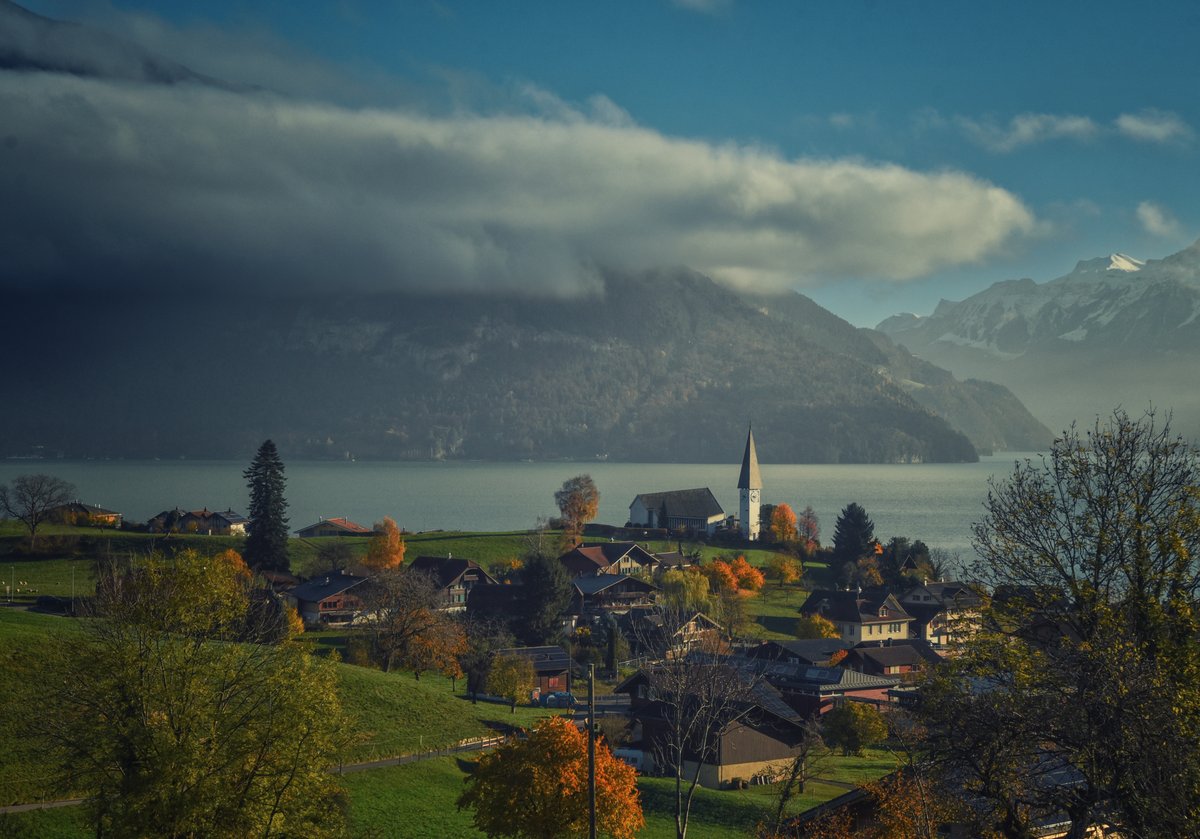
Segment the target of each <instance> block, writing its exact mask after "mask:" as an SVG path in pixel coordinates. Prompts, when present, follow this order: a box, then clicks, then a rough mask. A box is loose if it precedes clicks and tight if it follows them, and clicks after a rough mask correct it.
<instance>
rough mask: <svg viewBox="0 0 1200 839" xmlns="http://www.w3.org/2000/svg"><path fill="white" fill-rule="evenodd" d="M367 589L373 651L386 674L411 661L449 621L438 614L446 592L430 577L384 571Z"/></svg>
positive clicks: (416, 572)
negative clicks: (417, 647)
mask: <svg viewBox="0 0 1200 839" xmlns="http://www.w3.org/2000/svg"><path fill="white" fill-rule="evenodd" d="M366 585H367V586H368V587H367V589H366V591H364V593H363V600H364V605H365V606H366V609H365V613H366V615H367V620H368V632H369V634H370V636H371V651H372V655H373V657H374V658H375V660H376V661H377V662H378V663H379V666H380V667H381V668H383V671H384V672H385V673H386V672H389V671H390V670H391V669H392V667H394V666H395V665H396V664H398V663H401V662H403V661H404V660H405V659H406V658H407V657H408V653H409V652H410V651H411V650H412V649H413V645H414V644H415V642H416V641H417V640H418V639H419V638H421V637H422V636H424V635H427V634H429V633H432V632H434V631H435V630H436V628H437V626H438V624H439V623H440V622H442V621H445V620H448V619H449V618H448V617H447V616H446V615H444V614H442V613H440V612H439V611H438V606H440V605H441V602H442V601H441V598H442V592H441V590H440V589H439V588H438V586H437V583H436V582H435V581H434V579H433V577H432V576H431V575H429V574H423V573H421V572H419V571H412V570H410V569H403V568H400V569H396V570H392V571H384V572H382V573H380V574H378V575H377V576H376V577H375V578H374V579H372V580H371V581H370V583H368V584H366Z"/></svg>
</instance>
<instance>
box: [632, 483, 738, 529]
mask: <svg viewBox="0 0 1200 839" xmlns="http://www.w3.org/2000/svg"><path fill="white" fill-rule="evenodd" d="M725 518H726V516H725V511H724V510H723V509H721V505H720V504H719V503H717V499H716V498H715V497H714V496H713V494H712V490H710V489H709V488H708V487H700V488H698V489H676V490H671V491H670V492H646V493H642V494H641V495H639V496H637V497H636V498H634V499H633V502H632V503H631V504H630V505H629V524H630V526H633V527H660V528H666V529H668V530H683V531H691V532H695V533H707V534H709V535H712V534H713V533H714V532H715V531H716V529H717V528H718V527H719V526H720V525H722V524H724V523H725Z"/></svg>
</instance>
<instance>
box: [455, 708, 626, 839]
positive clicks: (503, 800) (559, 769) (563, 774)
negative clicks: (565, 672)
mask: <svg viewBox="0 0 1200 839" xmlns="http://www.w3.org/2000/svg"><path fill="white" fill-rule="evenodd" d="M466 783H467V788H466V789H465V790H464V791H463V793H462V795H460V796H459V798H458V808H459V809H460V810H463V809H469V810H473V811H474V816H473V822H474V824H475V827H476V828H477V829H479V830H481V831H483V832H484V833H486V834H487V835H488V836H506V837H517V839H557V837H582V836H587V835H588V821H589V819H588V815H589V813H588V759H587V737H586V736H585V735H584V734H583V732H581V731H580V730H579V729H578V728H577V727H576V726H575V725H574V724H573V723H572V722H570V721H569V720H568V719H567V718H565V717H549V718H548V719H545V720H543V721H541V722H540V723H538V725H537V727H536V728H535V729H534V730H533V732H532V733H531V734H530V735H529V737H528V738H526V739H524V740H515V741H513V742H512V743H509V744H508V745H505V746H501V747H500V748H499V749H496V751H494V752H491V753H490V754H486V755H484V756H483V757H481V758H480V759H479V763H478V764H476V767H475V771H474V772H473V773H472V774H471V776H470V777H468V778H467V782H466ZM645 823H646V820H645V818H644V817H643V815H642V805H641V801H640V800H639V797H638V789H637V773H636V772H635V771H634V770H633V768H632V767H630V766H626V765H625V764H624V763H622V762H621V761H620V760H618V759H617V758H615V757H613V754H612V751H610V750H609V748H608V745H607V744H606V743H604V742H603V740H601V741H599V742H597V743H596V827H597V829H598V830H599V831H600V832H602V833H604V834H606V835H608V836H611V837H614V839H633V837H634V836H636V835H637V832H638V831H639V830H641V829H642V827H643V826H644V825H645Z"/></svg>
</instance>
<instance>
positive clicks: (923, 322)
mask: <svg viewBox="0 0 1200 839" xmlns="http://www.w3.org/2000/svg"><path fill="white" fill-rule="evenodd" d="M877 329H878V330H879V331H881V332H883V333H885V334H886V335H888V336H889V337H890V338H892V339H893V340H894V341H895V342H896V343H898V344H901V345H903V346H904V347H906V348H907V349H909V350H911V351H912V352H913V353H914V354H915V355H917V356H919V357H921V358H924V359H926V360H928V361H930V362H932V363H934V364H937V365H939V366H941V367H945V368H947V369H948V370H951V371H953V372H954V373H955V374H956V375H960V376H974V377H979V378H984V379H990V380H992V381H996V382H1001V383H1003V384H1005V385H1007V386H1008V387H1009V388H1011V389H1012V391H1013V392H1014V393H1015V394H1016V395H1017V396H1018V397H1019V398H1020V399H1021V401H1022V402H1024V403H1025V404H1026V405H1027V406H1029V407H1030V409H1031V410H1032V411H1033V412H1034V413H1035V414H1036V415H1037V416H1038V417H1040V418H1042V419H1044V420H1046V421H1047V422H1049V423H1050V424H1051V425H1052V426H1053V427H1055V428H1056V429H1060V428H1064V427H1066V426H1067V425H1068V424H1069V423H1071V422H1072V421H1078V422H1080V423H1082V424H1085V425H1086V424H1089V423H1090V422H1091V421H1092V420H1093V419H1094V418H1095V417H1096V416H1097V415H1099V416H1104V415H1107V414H1108V413H1110V412H1111V411H1112V409H1113V408H1114V407H1116V406H1118V405H1121V406H1122V407H1124V408H1125V409H1126V410H1129V411H1133V412H1138V411H1141V410H1143V409H1146V408H1149V407H1153V408H1154V409H1155V410H1156V411H1160V412H1163V413H1166V412H1168V411H1170V412H1171V413H1172V414H1173V425H1174V427H1175V429H1176V430H1177V431H1179V432H1181V433H1183V434H1185V435H1187V436H1189V437H1195V436H1197V434H1198V433H1200V389H1197V387H1196V380H1197V364H1198V362H1200V242H1197V243H1196V244H1194V245H1192V246H1191V247H1189V248H1186V249H1185V250H1183V251H1180V252H1179V253H1176V254H1173V255H1172V256H1168V257H1166V258H1165V259H1158V260H1153V259H1152V260H1145V261H1142V260H1138V259H1133V258H1131V257H1128V256H1125V255H1124V254H1113V255H1111V256H1108V257H1101V258H1098V259H1089V260H1085V261H1082V262H1080V263H1079V264H1078V265H1077V266H1076V268H1075V270H1074V271H1072V272H1071V273H1070V274H1067V275H1066V276H1063V277H1059V278H1058V279H1056V280H1052V281H1050V282H1047V283H1042V284H1038V283H1035V282H1034V281H1033V280H1030V279H1022V280H1010V281H1006V282H1002V283H996V284H995V285H993V286H992V287H991V288H988V289H986V290H984V291H982V292H980V293H979V294H976V295H974V296H973V297H969V298H967V299H966V300H963V301H962V302H959V303H952V302H949V301H942V303H940V304H939V305H938V307H937V308H936V309H935V310H934V312H933V314H932V315H930V316H929V317H923V318H921V317H916V316H914V315H908V314H906V315H897V316H895V317H891V318H888V319H887V320H885V321H883V322H882V323H880V324H879V326H878V327H877Z"/></svg>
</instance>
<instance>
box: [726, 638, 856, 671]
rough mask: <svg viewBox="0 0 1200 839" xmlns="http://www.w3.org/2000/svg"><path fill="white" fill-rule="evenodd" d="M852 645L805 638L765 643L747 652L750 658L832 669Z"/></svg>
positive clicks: (832, 640) (834, 640)
mask: <svg viewBox="0 0 1200 839" xmlns="http://www.w3.org/2000/svg"><path fill="white" fill-rule="evenodd" d="M850 647H851V645H850V644H848V643H847V642H845V641H843V640H842V639H841V638H803V639H799V640H795V641H763V642H762V643H761V644H759V645H758V646H757V647H751V648H750V649H749V650H747V652H746V656H747V657H749V658H758V659H765V660H767V661H779V662H784V663H787V664H802V665H804V666H805V667H811V666H813V665H816V666H818V667H832V666H833V663H832V661H833V659H834V657H835V656H838V654H839V653H844V652H846V651H847V650H849V649H850Z"/></svg>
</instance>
